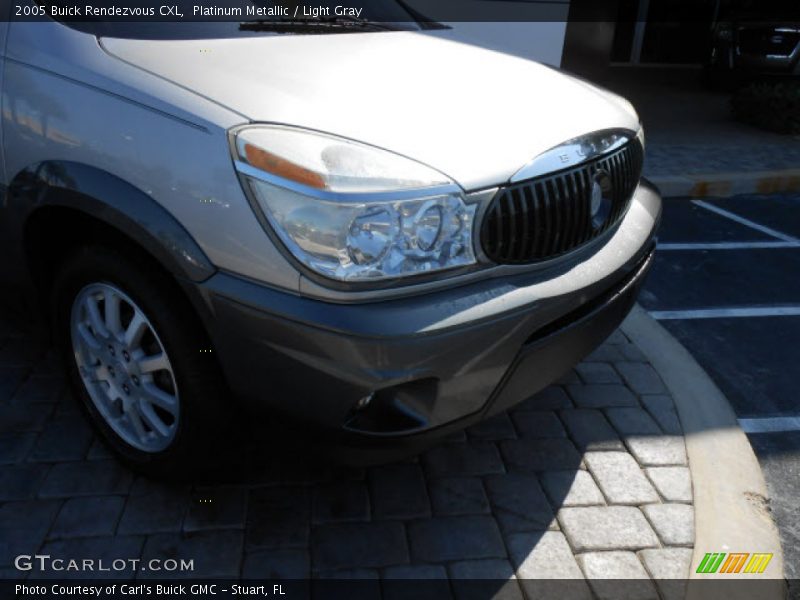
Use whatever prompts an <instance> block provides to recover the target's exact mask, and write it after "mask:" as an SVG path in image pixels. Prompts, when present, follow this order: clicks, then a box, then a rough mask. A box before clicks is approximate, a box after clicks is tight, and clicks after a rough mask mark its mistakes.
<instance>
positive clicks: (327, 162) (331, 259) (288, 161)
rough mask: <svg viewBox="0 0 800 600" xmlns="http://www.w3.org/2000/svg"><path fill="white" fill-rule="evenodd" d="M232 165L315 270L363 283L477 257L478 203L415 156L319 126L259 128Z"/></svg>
mask: <svg viewBox="0 0 800 600" xmlns="http://www.w3.org/2000/svg"><path fill="white" fill-rule="evenodd" d="M235 147H236V155H237V156H236V165H237V168H238V170H239V171H240V172H241V173H242V174H243V175H244V176H245V179H246V181H247V185H249V187H250V189H251V190H252V192H253V195H254V196H255V199H256V200H257V202H258V204H259V206H260V208H261V209H262V211H263V212H264V214H265V215H266V217H267V219H268V220H269V222H270V224H271V225H272V228H273V229H274V230H275V232H276V233H277V234H278V236H279V237H280V239H281V241H282V242H283V243H284V244H285V245H286V247H287V248H288V249H289V251H290V252H291V253H292V254H293V255H294V256H295V257H296V258H297V259H298V260H300V261H301V262H302V263H303V264H305V265H306V266H307V267H309V268H311V269H312V270H314V271H316V272H317V273H319V274H321V275H324V276H326V277H330V278H333V279H337V280H340V281H369V280H380V279H389V278H396V277H402V276H408V275H414V274H419V273H425V272H430V271H437V270H443V269H451V268H454V267H459V266H465V265H470V264H473V263H474V262H475V254H474V251H473V243H472V229H473V220H474V216H475V210H476V206H475V205H474V204H467V203H466V202H465V200H464V196H463V194H462V192H461V190H460V188H459V187H458V186H457V185H455V184H454V183H453V182H452V181H450V180H449V179H448V178H447V177H445V176H444V175H442V174H441V173H439V172H438V171H435V170H434V169H431V168H430V167H427V166H425V165H422V164H420V163H417V162H415V161H412V160H410V159H407V158H404V157H402V156H399V155H396V154H393V153H390V152H387V151H385V150H380V149H378V148H374V147H372V146H367V145H365V144H359V143H357V142H352V141H350V140H345V139H341V138H337V137H333V136H329V135H325V134H319V133H316V132H310V131H306V130H301V129H294V128H289V127H281V126H256V127H250V128H246V129H242V130H239V131H238V132H237V133H236V134H235Z"/></svg>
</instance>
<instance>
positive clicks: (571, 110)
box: [101, 32, 639, 190]
mask: <svg viewBox="0 0 800 600" xmlns="http://www.w3.org/2000/svg"><path fill="white" fill-rule="evenodd" d="M101 44H102V46H103V48H104V49H105V50H106V51H107V52H109V53H110V54H112V55H113V56H116V57H118V58H119V59H122V60H124V61H126V62H128V63H131V64H133V65H136V66H138V67H140V68H142V69H145V70H147V71H149V72H151V73H154V74H156V75H158V76H161V77H163V78H166V79H168V80H170V81H172V82H174V83H176V84H178V85H180V86H182V87H185V88H188V89H190V90H192V91H194V92H195V93H197V94H200V95H201V96H204V97H206V98H208V99H210V100H213V101H214V102H216V103H219V104H221V105H223V106H226V107H228V108H229V109H231V110H233V111H235V112H237V113H239V114H241V115H243V116H244V117H245V118H246V119H248V120H250V121H254V122H272V123H282V124H288V125H296V126H300V127H306V128H309V129H315V130H319V131H324V132H328V133H332V134H336V135H339V136H343V137H347V138H351V139H355V140H359V141H362V142H365V143H368V144H372V145H375V146H379V147H381V148H385V149H388V150H391V151H393V152H396V153H399V154H402V155H405V156H408V157H411V158H414V159H416V160H418V161H420V162H423V163H425V164H428V165H429V166H432V167H434V168H436V169H438V170H439V171H441V172H443V173H445V174H446V175H448V176H450V177H451V178H453V179H454V180H455V181H456V182H458V183H459V184H460V185H462V186H463V187H464V188H465V189H467V190H473V189H479V188H482V187H491V186H494V185H498V184H501V183H503V182H505V181H507V180H508V179H509V177H510V176H511V175H512V174H514V173H515V172H516V171H517V170H518V169H519V168H520V167H522V166H523V165H525V164H526V163H528V162H529V161H530V160H531V159H533V158H534V157H536V156H537V155H539V154H541V153H542V152H544V151H546V150H549V149H550V148H553V147H554V146H557V145H559V144H560V143H562V142H565V141H567V140H569V139H571V138H574V137H577V136H579V135H581V134H584V133H588V132H591V131H596V130H600V129H607V128H626V129H631V130H636V129H638V127H639V124H638V117H637V116H636V113H635V111H634V110H633V108H632V107H631V105H630V103H628V102H627V101H625V100H623V99H622V98H620V97H619V96H615V95H614V94H611V93H610V92H606V91H604V90H601V89H599V88H596V87H594V86H592V85H589V84H588V83H585V82H583V81H581V80H578V79H575V78H572V77H568V76H566V75H564V74H562V73H560V72H558V71H556V70H555V69H552V68H550V67H546V66H543V65H540V64H538V63H536V62H533V61H529V60H525V59H521V58H518V57H514V56H510V55H507V54H503V53H499V52H493V51H490V50H485V49H482V48H478V47H475V46H471V45H468V44H464V43H459V42H453V41H449V40H442V39H439V38H436V37H433V36H431V35H428V34H422V33H414V32H380V33H352V34H351V33H343V34H333V35H318V36H308V35H292V36H287V35H279V36H264V37H247V38H240V39H222V40H189V41H186V40H175V41H173V40H169V41H152V40H147V41H143V40H125V39H117V38H104V39H103V40H102V41H101Z"/></svg>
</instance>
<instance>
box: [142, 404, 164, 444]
mask: <svg viewBox="0 0 800 600" xmlns="http://www.w3.org/2000/svg"><path fill="white" fill-rule="evenodd" d="M139 414H140V415H141V417H142V419H144V421H145V422H146V423H147V424H148V425H149V426H150V429H152V430H154V431H155V432H157V433H158V434H159V435H161V436H167V435H169V427H167V426H166V425H165V424H164V422H163V421H162V420H161V419H159V418H158V415H157V414H156V413H155V411H154V410H153V405H152V404H147V403H146V402H142V403H141V404H140V405H139Z"/></svg>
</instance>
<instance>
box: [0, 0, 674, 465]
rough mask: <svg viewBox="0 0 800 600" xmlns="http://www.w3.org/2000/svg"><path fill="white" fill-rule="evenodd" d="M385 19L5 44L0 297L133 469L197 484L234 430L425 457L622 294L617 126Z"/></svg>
mask: <svg viewBox="0 0 800 600" xmlns="http://www.w3.org/2000/svg"><path fill="white" fill-rule="evenodd" d="M22 4H23V5H27V6H29V7H30V8H31V9H32V10H34V11H36V10H41V9H42V7H45V6H52V5H53V4H56V5H57V4H58V2H55V3H52V2H51V3H48V4H47V5H44V4H42V5H40V4H37V3H32V2H31V3H30V4H26V3H24V2H23V3H22ZM45 10H46V8H45ZM371 10H373V12H376V13H380V11H384V12H383V13H382V14H377V16H376V17H375V19H372V20H367V19H366V18H365V17H363V16H362V17H360V18H357V19H356V18H324V19H323V18H316V19H312V20H310V21H305V22H297V21H292V20H288V19H283V20H280V21H270V20H261V21H247V20H244V21H243V22H241V23H240V22H238V21H226V22H221V21H218V22H208V23H191V24H174V23H173V24H169V23H122V22H103V21H101V20H97V19H95V20H93V21H85V20H84V21H83V22H61V21H58V20H53V19H50V18H48V17H42V18H39V19H30V18H27V19H17V20H15V17H14V15H11V17H10V19H11V20H10V22H8V21H3V22H0V49H2V55H0V61H2V70H0V78H1V79H0V88H1V89H2V132H1V133H2V153H3V158H4V163H3V165H4V170H3V171H2V172H0V184H2V185H0V189H2V203H0V249H1V250H2V257H3V260H2V277H3V279H2V281H3V284H4V285H5V286H8V285H10V284H13V285H15V286H17V287H18V289H20V290H21V291H20V293H19V294H14V295H13V297H14V298H17V299H20V300H23V301H24V303H25V304H26V305H27V306H37V307H39V308H41V309H42V310H44V311H45V312H46V313H47V314H48V316H49V322H50V323H51V324H52V332H53V335H54V338H55V339H56V340H57V343H58V345H59V347H60V349H61V352H62V353H63V358H64V361H65V365H66V368H67V369H68V372H69V376H70V380H71V384H72V385H73V387H74V391H75V394H76V395H77V396H78V397H79V398H80V399H81V400H82V402H83V404H84V405H85V408H86V410H87V413H88V415H89V417H90V419H91V420H92V422H93V424H94V426H95V427H96V428H97V430H98V431H99V432H100V434H101V435H102V437H103V438H104V439H105V441H106V442H107V443H108V444H109V445H110V446H111V447H112V448H113V449H114V450H115V451H116V452H117V453H118V454H119V455H120V456H121V457H123V458H124V459H125V460H127V461H128V462H129V463H130V464H132V465H133V466H135V467H138V468H140V469H143V470H146V471H149V472H151V473H155V474H168V473H175V472H178V471H179V470H181V469H186V468H192V467H194V468H202V466H203V464H204V457H206V456H207V455H208V454H210V453H213V452H214V451H215V450H216V449H217V448H219V446H220V444H221V443H224V441H225V440H221V439H220V438H221V437H222V436H226V435H227V436H230V435H231V433H225V432H226V431H228V432H230V428H231V427H234V428H235V427H236V423H237V421H236V420H235V419H230V418H229V417H230V415H231V414H232V413H235V412H239V411H238V409H245V410H247V411H249V412H250V414H254V413H256V414H266V415H283V416H284V417H287V418H289V419H293V420H300V421H302V422H303V423H304V424H305V425H307V426H309V427H312V428H316V429H315V430H318V431H324V432H326V433H327V434H329V435H330V438H331V439H332V441H333V443H334V445H335V446H336V447H339V448H345V449H346V450H347V451H348V452H349V453H350V454H351V455H353V456H359V455H360V456H362V457H367V458H369V459H372V458H374V457H378V456H386V455H387V454H391V452H394V451H398V452H409V451H415V450H418V449H419V448H421V447H423V446H424V445H426V444H428V443H430V441H431V440H435V439H436V438H438V437H440V436H443V435H446V434H448V433H449V432H451V431H453V430H456V429H459V428H463V427H465V426H467V425H469V424H472V423H475V422H477V421H478V420H480V419H483V418H485V417H487V416H488V415H491V414H493V413H496V412H498V411H502V410H504V409H506V408H508V407H509V406H511V405H513V404H514V403H516V402H519V401H521V400H523V399H526V398H528V397H530V396H531V395H533V394H534V393H535V392H537V391H538V390H540V389H542V388H543V387H545V386H546V385H548V384H549V383H551V382H553V381H554V380H556V379H557V378H559V377H560V376H562V375H563V374H564V373H565V372H566V371H568V370H569V369H570V368H571V366H572V365H574V364H575V363H576V362H577V361H578V360H580V359H581V358H582V357H583V356H584V355H586V354H587V353H588V352H590V351H591V350H592V349H593V348H594V347H595V346H596V345H597V344H599V343H600V342H601V341H602V340H603V339H604V338H605V337H606V336H607V335H608V334H609V333H610V332H611V331H613V330H614V329H615V328H616V326H617V325H618V324H619V322H620V321H621V320H622V319H623V318H624V317H625V315H626V313H627V312H628V311H629V309H630V307H631V306H632V304H633V302H634V301H635V298H636V294H637V291H638V288H639V285H640V283H641V281H642V278H643V276H644V274H645V273H646V272H647V269H648V267H649V265H650V262H651V257H652V252H653V248H654V235H655V232H656V228H657V225H658V221H659V218H660V212H661V201H660V198H659V196H658V193H657V192H656V190H655V189H654V188H653V187H652V186H650V185H649V184H648V183H647V182H645V181H644V180H642V179H641V170H642V161H643V154H644V138H643V134H642V129H641V126H640V123H639V119H638V117H637V115H636V112H635V111H634V109H633V108H632V107H631V105H630V104H629V103H628V102H627V101H625V100H624V99H622V98H620V97H618V96H616V95H614V94H611V93H610V92H607V91H604V90H602V89H599V88H597V87H594V86H592V85H590V84H588V83H586V82H584V81H580V80H577V79H574V78H572V77H569V76H567V75H564V74H562V73H560V72H558V71H557V70H555V69H551V68H549V67H545V66H542V65H540V64H537V63H535V62H531V61H527V60H523V59H520V58H515V57H512V56H509V55H505V54H501V53H496V52H492V51H488V50H485V49H481V48H478V47H474V46H470V45H466V44H462V43H457V42H453V41H446V40H443V39H439V38H437V37H435V36H433V35H430V34H429V33H428V32H426V31H425V30H424V29H425V27H426V26H427V25H426V24H425V23H421V24H414V23H413V22H412V19H411V17H410V16H409V14H408V13H406V12H403V11H404V9H403V6H402V5H401V4H395V2H394V0H381V1H380V2H374V3H371ZM313 34H320V35H313ZM5 289H10V288H8V287H6V288H5ZM9 296H10V295H9ZM230 392H232V393H230ZM234 409H236V410H234ZM234 431H235V430H234ZM226 439H231V438H226ZM389 450H391V452H389Z"/></svg>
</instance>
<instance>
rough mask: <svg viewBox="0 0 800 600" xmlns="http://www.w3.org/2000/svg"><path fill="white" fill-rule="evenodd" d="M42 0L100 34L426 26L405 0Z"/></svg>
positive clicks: (216, 34) (155, 36) (160, 36)
mask: <svg viewBox="0 0 800 600" xmlns="http://www.w3.org/2000/svg"><path fill="white" fill-rule="evenodd" d="M36 1H37V3H38V4H40V5H42V6H45V7H47V9H48V14H51V15H53V16H54V18H55V19H57V20H58V21H61V22H63V23H65V24H66V25H68V26H70V27H72V28H74V29H78V30H80V31H83V32H85V33H90V34H92V35H96V36H98V37H115V38H127V39H150V40H189V39H220V38H238V37H249V36H263V35H278V34H299V33H340V32H343V31H348V32H350V31H376V30H385V29H411V30H417V29H420V23H419V22H418V21H417V20H416V19H415V17H416V15H415V14H414V13H413V11H409V10H407V9H406V8H405V5H404V3H403V2H402V0H370V2H369V4H368V5H367V4H365V5H361V6H356V5H346V4H343V2H342V0H338V1H329V0H317V1H316V3H315V4H314V5H313V6H311V5H308V4H305V3H303V2H302V1H292V0H286V1H284V2H282V3H281V4H280V6H279V7H278V5H276V4H274V3H273V2H271V1H269V0H238V1H236V0H234V1H232V2H229V3H227V4H226V5H224V6H214V5H202V4H197V3H196V2H191V1H187V0H177V2H175V8H174V9H173V10H174V12H172V13H170V14H169V15H165V16H161V15H160V14H159V12H160V8H161V5H160V4H159V3H156V2H151V1H149V0H132V1H128V2H126V3H125V7H126V9H128V10H130V11H134V12H129V13H128V14H119V13H116V14H115V13H113V12H111V13H109V12H108V10H109V9H108V8H103V7H100V6H96V7H95V9H94V10H95V12H94V13H91V12H87V10H88V9H89V8H90V7H88V6H82V7H80V9H81V14H79V15H67V14H65V13H64V12H61V11H60V9H63V8H64V7H67V6H69V7H73V6H75V3H74V2H73V1H71V0H70V1H65V0H36ZM111 10H117V11H118V10H121V9H120V8H119V7H116V8H115V7H111ZM137 11H138V12H137ZM139 15H144V16H143V17H142V20H135V19H137V17H138V16H139Z"/></svg>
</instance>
